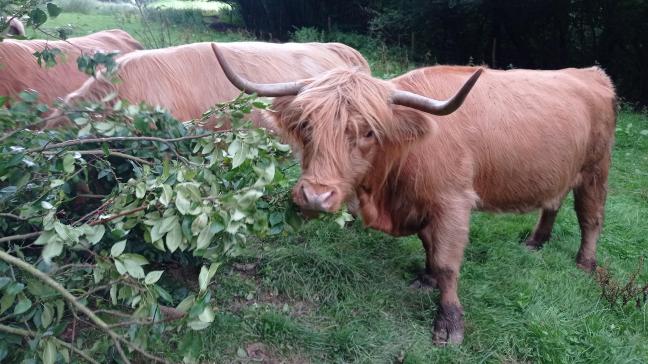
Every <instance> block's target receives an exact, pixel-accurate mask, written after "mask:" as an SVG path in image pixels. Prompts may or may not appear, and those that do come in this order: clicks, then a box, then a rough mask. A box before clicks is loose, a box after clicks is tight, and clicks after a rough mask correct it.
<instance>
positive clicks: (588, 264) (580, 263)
mask: <svg viewBox="0 0 648 364" xmlns="http://www.w3.org/2000/svg"><path fill="white" fill-rule="evenodd" d="M596 265H597V264H596V259H585V258H580V257H579V258H576V266H577V267H578V268H580V269H582V270H583V271H585V272H587V273H592V272H593V271H595V270H596Z"/></svg>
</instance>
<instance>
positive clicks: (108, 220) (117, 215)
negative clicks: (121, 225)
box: [88, 205, 148, 226]
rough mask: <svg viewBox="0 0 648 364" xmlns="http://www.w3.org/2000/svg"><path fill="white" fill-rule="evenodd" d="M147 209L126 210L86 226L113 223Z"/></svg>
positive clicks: (145, 206)
mask: <svg viewBox="0 0 648 364" xmlns="http://www.w3.org/2000/svg"><path fill="white" fill-rule="evenodd" d="M147 207H148V205H144V206H140V207H138V208H134V209H132V210H128V211H124V212H120V213H118V214H116V215H113V216H110V217H106V218H105V219H100V220H97V221H93V222H91V223H89V224H88V225H90V226H95V225H102V224H105V223H107V222H110V221H113V220H115V219H118V218H120V217H122V216H126V215H131V214H134V213H136V212H140V211H143V210H146V208H147Z"/></svg>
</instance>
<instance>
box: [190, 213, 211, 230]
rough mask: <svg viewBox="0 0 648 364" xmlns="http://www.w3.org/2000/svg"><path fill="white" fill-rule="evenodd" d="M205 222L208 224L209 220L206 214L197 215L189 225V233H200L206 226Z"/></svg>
mask: <svg viewBox="0 0 648 364" xmlns="http://www.w3.org/2000/svg"><path fill="white" fill-rule="evenodd" d="M207 222H209V218H208V217H207V214H205V213H202V214H200V215H198V217H196V218H195V219H194V221H193V222H192V223H191V233H192V234H193V235H198V234H200V232H201V231H202V230H203V229H204V228H205V226H207Z"/></svg>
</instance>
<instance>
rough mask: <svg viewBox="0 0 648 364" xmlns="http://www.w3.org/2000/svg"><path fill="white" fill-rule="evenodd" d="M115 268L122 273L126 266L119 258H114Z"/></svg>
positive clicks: (124, 271)
mask: <svg viewBox="0 0 648 364" xmlns="http://www.w3.org/2000/svg"><path fill="white" fill-rule="evenodd" d="M115 268H116V269H117V272H118V273H119V274H124V273H126V266H125V265H124V263H123V262H122V261H121V260H119V259H115Z"/></svg>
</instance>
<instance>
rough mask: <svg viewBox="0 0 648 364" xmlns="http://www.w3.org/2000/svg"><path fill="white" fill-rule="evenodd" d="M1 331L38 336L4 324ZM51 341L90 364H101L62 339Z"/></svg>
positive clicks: (0, 325)
mask: <svg viewBox="0 0 648 364" xmlns="http://www.w3.org/2000/svg"><path fill="white" fill-rule="evenodd" d="M0 331H2V332H6V333H7V334H12V335H20V336H24V337H35V336H36V334H33V333H31V332H29V331H27V330H23V329H20V328H17V327H12V326H7V325H2V324H0ZM51 339H52V340H54V341H55V342H56V343H57V344H59V345H61V346H64V347H66V348H68V349H70V350H72V351H73V352H75V353H76V354H79V356H80V357H82V358H83V359H85V360H86V361H87V362H88V363H92V364H99V362H98V361H96V360H94V359H92V358H91V357H90V356H89V355H88V354H86V353H85V352H83V351H82V350H79V349H77V348H76V347H74V346H73V345H72V344H70V343H68V342H65V341H63V340H61V339H58V338H55V337H53V336H52V337H51Z"/></svg>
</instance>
